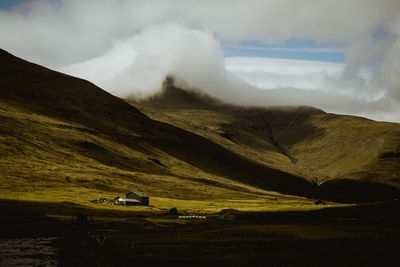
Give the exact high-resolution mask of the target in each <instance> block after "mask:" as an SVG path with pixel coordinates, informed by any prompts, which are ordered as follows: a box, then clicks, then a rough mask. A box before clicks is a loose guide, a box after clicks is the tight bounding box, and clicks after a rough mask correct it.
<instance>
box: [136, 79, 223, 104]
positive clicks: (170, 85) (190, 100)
mask: <svg viewBox="0 0 400 267" xmlns="http://www.w3.org/2000/svg"><path fill="white" fill-rule="evenodd" d="M140 103H141V104H143V105H145V106H149V107H153V108H157V109H169V110H173V109H215V108H216V107H217V106H219V105H221V101H219V100H218V99H216V98H213V97H210V96H209V95H207V94H206V93H204V92H202V91H200V90H196V89H181V88H179V87H177V86H176V85H175V80H174V78H173V77H171V76H167V77H166V78H165V80H164V82H163V86H162V89H161V91H160V92H159V93H158V94H156V95H154V96H152V97H149V98H147V99H145V100H141V101H140Z"/></svg>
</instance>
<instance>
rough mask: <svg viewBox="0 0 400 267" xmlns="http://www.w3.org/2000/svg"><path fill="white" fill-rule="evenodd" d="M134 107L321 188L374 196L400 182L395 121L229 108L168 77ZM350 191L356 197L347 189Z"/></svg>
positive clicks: (303, 110)
mask: <svg viewBox="0 0 400 267" xmlns="http://www.w3.org/2000/svg"><path fill="white" fill-rule="evenodd" d="M187 99H189V101H186V100H187ZM195 99H196V100H195ZM183 102H186V105H184V104H182V103H183ZM175 103H179V104H175ZM191 103H194V106H193V107H192V106H191V105H190V104H191ZM202 103H204V105H203V106H201V105H202ZM134 105H135V106H136V107H138V108H139V109H141V110H142V111H143V112H144V113H145V114H147V115H149V116H150V117H152V118H154V119H157V120H160V121H164V122H167V123H169V124H173V125H176V126H177V127H180V128H183V129H186V130H188V131H191V132H194V133H197V134H199V135H201V136H203V137H205V138H207V139H209V140H212V141H213V142H215V143H218V144H220V145H221V146H223V147H225V148H227V149H229V150H231V151H233V152H234V153H237V154H239V155H242V156H244V157H246V158H249V159H251V160H254V161H256V162H259V163H261V164H264V165H267V166H271V167H273V168H276V169H279V170H282V171H285V172H288V173H291V174H293V175H296V176H300V177H304V178H306V179H308V180H309V181H311V182H313V183H315V184H320V187H319V188H320V189H319V190H325V189H326V190H327V191H330V190H331V188H333V187H334V188H335V190H339V191H341V194H343V191H347V189H346V187H349V188H353V187H354V186H355V187H358V186H360V188H363V189H365V190H366V191H368V190H367V188H369V189H371V190H372V191H371V194H372V195H373V194H374V192H376V191H379V190H377V189H376V188H377V187H381V186H382V187H385V185H389V186H393V187H397V188H398V187H400V124H397V123H387V122H376V121H372V120H368V119H365V118H361V117H355V116H345V115H336V114H329V113H325V112H323V111H322V110H319V109H316V108H313V107H289V106H288V107H269V108H260V107H258V108H256V107H238V106H232V105H228V104H222V103H221V102H220V101H218V100H215V99H212V98H210V97H209V96H206V95H204V94H201V93H198V92H196V91H187V90H182V89H179V88H176V87H175V86H174V85H173V82H171V80H169V81H167V82H165V84H164V88H163V91H162V92H161V93H160V94H159V95H156V96H154V97H153V98H149V99H147V100H144V101H141V102H139V103H138V104H134ZM376 183H378V184H376ZM350 184H351V185H350ZM353 184H354V185H353ZM382 184H384V185H382ZM361 185H362V186H361ZM342 186H343V188H341V187H342ZM339 187H340V189H339ZM323 188H324V189H323ZM374 188H375V189H374ZM361 191H362V190H361ZM335 194H336V193H335ZM345 195H346V198H347V197H349V198H351V197H352V194H351V193H350V192H349V193H345ZM364 197H365V198H368V196H364Z"/></svg>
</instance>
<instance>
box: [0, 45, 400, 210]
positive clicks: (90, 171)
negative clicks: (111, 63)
mask: <svg viewBox="0 0 400 267" xmlns="http://www.w3.org/2000/svg"><path fill="white" fill-rule="evenodd" d="M0 62H1V65H0V151H1V155H2V157H1V159H0V181H1V183H2V187H1V189H0V194H1V196H2V198H10V199H20V200H39V201H47V202H51V201H69V202H73V203H80V204H85V205H92V204H89V203H88V200H90V199H98V198H103V197H106V198H113V197H115V196H117V195H122V194H124V193H126V192H129V191H132V190H136V191H142V192H144V193H146V194H148V195H150V197H151V203H152V204H153V205H154V206H155V207H156V208H157V209H158V208H161V209H167V208H170V207H172V206H177V207H178V208H183V209H188V210H220V209H223V208H239V209H256V210H263V209H280V208H281V209H292V208H293V207H295V208H296V209H298V208H301V207H303V208H313V206H312V205H311V204H312V203H313V200H310V199H306V198H311V199H315V198H319V197H322V198H325V199H329V200H335V201H346V202H348V201H349V202H353V201H371V200H372V201H373V200H379V199H392V198H393V197H394V196H395V195H397V194H398V193H397V191H396V190H395V189H393V188H392V187H386V186H384V185H382V186H380V187H376V185H375V184H374V183H370V184H366V183H365V182H363V183H362V184H357V185H355V184H354V183H351V184H349V183H348V181H347V180H343V181H342V180H340V181H341V182H340V183H338V182H337V181H336V180H335V181H336V182H335V183H334V184H332V185H331V183H329V182H326V183H324V185H323V186H320V187H318V186H317V185H316V184H315V183H314V182H312V181H311V182H310V181H307V179H308V180H313V179H315V177H318V179H317V180H318V181H319V179H326V177H328V178H337V177H339V178H340V177H342V176H339V175H336V176H335V175H334V174H335V173H334V172H335V171H337V169H338V168H336V167H334V166H333V167H331V168H328V167H324V166H323V163H324V162H325V163H326V162H328V161H331V160H333V161H335V162H336V161H337V162H339V163H337V164H339V165H340V164H341V163H340V161H338V159H340V155H341V154H340V153H345V157H349V158H348V160H347V161H346V162H347V164H348V165H346V166H348V168H349V169H351V168H353V167H354V166H357V164H354V162H356V163H357V161H355V159H356V158H357V155H355V156H353V155H352V154H351V155H350V156H348V155H347V154H348V153H350V152H353V150H354V148H349V149H348V150H343V151H342V150H340V149H338V150H337V151H336V150H334V148H335V147H334V146H333V145H332V144H331V143H329V142H331V141H332V142H334V141H335V140H336V139H335V138H336V137H337V136H339V135H340V134H342V136H345V137H346V136H347V135H346V131H344V132H341V131H340V130H338V133H336V134H333V135H334V136H329V135H326V134H325V133H324V131H325V130H324V128H322V126H321V125H322V123H318V121H317V123H316V122H315V120H316V119H318V118H325V117H324V116H334V115H327V114H325V113H323V112H322V111H320V110H317V109H313V108H292V109H281V108H279V109H269V110H265V109H256V108H250V109H249V108H240V107H233V106H226V105H222V104H221V103H219V101H217V100H214V99H212V98H210V97H208V96H206V95H204V94H202V93H198V92H188V91H183V90H180V89H177V88H173V87H172V86H171V84H169V86H167V88H168V90H167V91H164V92H163V93H162V94H160V95H159V96H155V97H154V98H152V99H150V100H148V101H146V102H144V103H142V104H143V105H137V104H136V106H137V107H139V108H140V109H141V111H139V110H138V109H137V108H135V107H133V106H132V105H130V104H128V103H126V102H124V101H122V100H121V99H119V98H116V97H114V96H112V95H110V94H108V93H107V92H105V91H103V90H101V89H100V88H98V87H96V86H95V85H93V84H91V83H89V82H87V81H85V80H82V79H77V78H74V77H71V76H68V75H64V74H61V73H58V72H54V71H51V70H49V69H46V68H43V67H41V66H38V65H35V64H32V63H29V62H26V61H24V60H21V59H18V58H16V57H14V56H12V55H10V54H9V53H7V52H5V51H0ZM169 83H171V81H169ZM160 110H162V112H160ZM142 111H143V112H144V113H146V115H144V114H143V113H142ZM148 116H149V117H148ZM338 118H341V117H338ZM346 118H347V117H346ZM321 120H324V119H321ZM359 120H360V121H363V120H361V119H359ZM364 121H365V120H364ZM366 122H368V121H366ZM383 125H386V124H383ZM391 125H393V126H392V127H393V129H398V126H397V125H396V124H391ZM366 127H369V126H366ZM396 127H397V128H396ZM377 129H378V130H379V129H380V128H379V127H377ZM378 130H376V131H378ZM386 131H388V136H390V137H393V138H392V139H391V140H392V141H393V142H397V139H396V138H395V135H393V132H392V130H391V129H388V128H386ZM347 132H350V131H347ZM374 132H375V131H374ZM371 133H373V132H371ZM324 138H325V139H324ZM340 138H344V137H340ZM346 138H347V137H346ZM368 138H370V137H368ZM366 140H369V139H366ZM316 141H318V142H316ZM307 142H311V144H309V143H307ZM368 142H370V141H368ZM371 142H372V141H371ZM335 143H338V142H335ZM314 146H315V147H314ZM323 146H328V147H329V148H331V149H332V150H334V152H332V151H330V152H329V153H330V155H329V157H328V158H327V159H325V158H323V157H322V156H321V155H322V153H323V151H322V150H321V147H323ZM304 148H307V149H311V150H306V149H304ZM338 148H340V146H338ZM386 148H387V150H382V153H381V154H382V156H378V158H379V159H380V160H382V161H384V162H385V164H386V163H388V164H389V163H390V164H391V165H390V166H391V168H393V169H396V168H397V165H398V161H397V158H396V157H397V154H396V153H397V152H393V153H394V154H393V155H394V157H393V162H392V161H390V160H386V159H385V157H386V158H387V157H388V156H391V155H392V154H391V153H392V151H391V150H390V151H389V150H388V149H389V148H392V146H391V145H390V144H386V145H385V149H386ZM365 149H366V151H369V150H368V149H369V148H368V147H366V148H365ZM319 150H321V151H319ZM346 151H350V152H348V153H347V154H346ZM318 153H320V154H318ZM368 153H369V152H368ZM314 154H315V155H314ZM381 154H379V155H381ZM385 155H386V156H385ZM318 158H320V159H321V160H317V159H318ZM337 158H338V159H337ZM357 159H358V158H357ZM391 160H392V159H391ZM311 163H312V164H311ZM318 164H319V165H318ZM368 164H373V161H371V162H368ZM396 164H397V165H396ZM364 165H365V166H366V164H364ZM340 166H341V165H340ZM380 166H381V165H380ZM351 170H352V171H353V172H348V173H354V175H355V177H356V174H357V175H361V174H362V172H361V171H358V169H354V168H353V169H351ZM360 170H362V171H364V170H366V168H361V167H360ZM356 171H358V172H356ZM376 171H377V172H379V171H382V170H379V169H378V168H376ZM385 171H387V169H385ZM397 174H398V172H397ZM329 175H331V176H329ZM343 177H344V176H343ZM345 178H347V177H345ZM395 178H396V177H395V176H393V177H389V178H387V179H388V180H390V181H392V180H393V181H395ZM361 179H362V178H361ZM375 180H376V179H375ZM375 180H374V179H371V180H370V182H375ZM354 188H356V191H357V194H353V190H354ZM371 188H374V189H376V188H377V190H375V191H371ZM349 189H351V190H349ZM359 189H360V190H359ZM349 192H351V195H349ZM353 196H356V197H354V198H353Z"/></svg>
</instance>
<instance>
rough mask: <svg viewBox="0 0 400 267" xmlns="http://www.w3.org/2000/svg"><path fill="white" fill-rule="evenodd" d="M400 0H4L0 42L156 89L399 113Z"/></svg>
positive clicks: (127, 90) (124, 84)
mask: <svg viewBox="0 0 400 267" xmlns="http://www.w3.org/2000/svg"><path fill="white" fill-rule="evenodd" d="M399 35H400V1H398V0H352V1H347V0H301V1H300V0H249V1H239V0H216V1H211V0H204V1H195V0H185V1H184V0H135V1H128V0H107V1H98V0H97V1H95V0H86V1H78V0H25V1H24V0H18V1H11V0H0V36H2V38H0V47H1V48H2V49H5V50H7V51H9V52H11V53H13V54H15V55H16V56H19V57H22V58H24V59H27V60H29V61H32V62H35V63H38V64H41V65H44V66H46V67H49V68H52V69H55V70H58V71H61V72H65V73H68V74H71V75H74V76H78V77H82V78H85V79H88V80H90V81H91V82H93V83H95V84H96V85H98V86H100V87H101V88H103V89H105V90H107V91H108V92H110V93H112V94H114V95H116V96H119V97H148V96H150V95H153V94H155V93H157V92H159V91H160V89H161V84H162V81H163V80H164V78H165V77H166V76H168V75H172V76H174V77H175V81H176V83H177V85H178V86H181V87H185V88H188V89H199V90H202V91H204V92H205V93H208V94H210V95H212V96H215V97H218V98H220V99H221V100H223V101H225V102H229V103H234V104H240V105H252V106H253V105H256V106H274V105H309V106H314V107H318V108H321V109H323V110H325V111H327V112H334V113H339V114H351V115H359V116H364V117H367V118H371V119H375V120H382V121H394V122H400V86H399V85H400V39H399Z"/></svg>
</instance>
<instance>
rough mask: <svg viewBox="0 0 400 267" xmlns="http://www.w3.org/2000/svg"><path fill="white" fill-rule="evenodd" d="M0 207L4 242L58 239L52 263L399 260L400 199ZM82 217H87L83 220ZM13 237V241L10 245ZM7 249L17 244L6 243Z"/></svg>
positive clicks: (375, 262)
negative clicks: (178, 208)
mask: <svg viewBox="0 0 400 267" xmlns="http://www.w3.org/2000/svg"><path fill="white" fill-rule="evenodd" d="M0 207H1V210H2V214H1V217H0V224H1V225H0V226H1V231H0V233H1V239H0V244H6V245H5V246H7V244H13V242H14V243H15V242H17V241H21V240H32V239H35V238H36V239H35V240H37V238H44V237H47V238H48V237H56V239H53V238H50V239H46V240H51V242H50V243H51V246H52V247H53V248H55V249H56V250H55V251H56V253H55V254H54V255H53V256H51V257H52V258H51V257H50V256H49V255H47V256H46V255H45V253H40V252H38V254H37V255H39V256H38V257H42V258H46V257H47V258H46V261H45V262H46V263H49V266H50V265H51V264H59V265H61V266H134V265H138V264H140V265H141V266H153V265H154V266H156V265H158V266H169V265H173V266H399V264H400V263H399V243H400V242H399V241H400V203H399V201H394V202H390V203H374V204H365V205H360V206H353V207H345V208H327V209H322V210H317V211H307V212H271V213H265V212H264V213H255V212H251V213H250V212H249V213H246V212H237V211H234V210H225V211H223V212H220V213H219V214H206V215H205V216H206V219H204V218H179V215H170V214H167V213H157V214H154V213H146V212H142V213H137V212H134V211H127V212H121V211H119V212H117V211H116V212H110V211H107V210H97V211H93V210H85V209H84V208H82V207H79V206H76V205H72V204H69V203H61V204H46V203H41V204H38V203H37V204H35V203H27V202H15V201H6V200H2V201H0ZM55 213H58V214H56V215H54V214H55ZM49 214H52V215H49ZM78 214H82V215H83V216H82V215H80V216H79V220H77V215H78ZM85 215H88V217H87V221H86V220H85V219H86V216H85ZM78 221H79V223H78ZM9 240H13V241H12V242H11V243H7V242H9ZM17 243H18V242H17ZM28 243H29V242H28ZM31 243H32V242H30V244H31ZM18 244H20V242H19V243H18ZM10 246H11V245H10ZM2 249H3V250H7V249H8V250H10V249H11V248H7V247H4V245H3V246H2ZM44 249H45V250H48V247H47V248H44ZM3 254H4V253H3ZM3 254H0V256H1V257H0V258H1V261H0V264H1V265H3V266H17V265H18V264H13V263H16V262H17V263H18V262H24V261H21V259H18V254H13V256H11V255H10V257H14V261H13V260H12V259H9V260H7V255H3ZM21 257H26V256H23V255H22V254H21ZM49 257H50V258H49ZM42 262H43V261H42ZM39 265H40V264H39Z"/></svg>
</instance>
